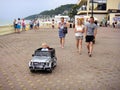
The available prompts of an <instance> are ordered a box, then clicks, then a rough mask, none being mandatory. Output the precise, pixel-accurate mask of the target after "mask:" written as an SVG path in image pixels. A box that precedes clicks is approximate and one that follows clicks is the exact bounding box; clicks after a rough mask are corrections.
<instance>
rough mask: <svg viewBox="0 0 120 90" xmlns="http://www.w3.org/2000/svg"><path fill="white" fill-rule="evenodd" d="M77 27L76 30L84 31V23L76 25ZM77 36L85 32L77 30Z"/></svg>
mask: <svg viewBox="0 0 120 90" xmlns="http://www.w3.org/2000/svg"><path fill="white" fill-rule="evenodd" d="M75 29H76V31H83V29H84V25H81V26H76V27H75ZM75 36H83V33H82V32H76V33H75Z"/></svg>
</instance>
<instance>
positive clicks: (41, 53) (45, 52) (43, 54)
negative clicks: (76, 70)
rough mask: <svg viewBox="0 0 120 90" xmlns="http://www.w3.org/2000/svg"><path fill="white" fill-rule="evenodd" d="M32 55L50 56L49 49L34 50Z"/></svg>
mask: <svg viewBox="0 0 120 90" xmlns="http://www.w3.org/2000/svg"><path fill="white" fill-rule="evenodd" d="M34 56H46V57H48V56H51V53H50V52H49V51H36V52H35V54H34Z"/></svg>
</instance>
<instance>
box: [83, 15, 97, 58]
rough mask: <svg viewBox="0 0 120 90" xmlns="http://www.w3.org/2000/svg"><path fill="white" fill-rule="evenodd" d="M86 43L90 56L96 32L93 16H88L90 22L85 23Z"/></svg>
mask: <svg viewBox="0 0 120 90" xmlns="http://www.w3.org/2000/svg"><path fill="white" fill-rule="evenodd" d="M85 34H86V43H87V49H88V54H89V57H91V56H92V51H93V42H94V38H95V36H96V34H97V25H96V24H95V23H94V18H93V17H90V23H88V24H87V25H86V33H85Z"/></svg>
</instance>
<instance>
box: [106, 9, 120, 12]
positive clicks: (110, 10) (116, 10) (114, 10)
mask: <svg viewBox="0 0 120 90" xmlns="http://www.w3.org/2000/svg"><path fill="white" fill-rule="evenodd" d="M108 12H109V13H120V10H119V9H109V10H108Z"/></svg>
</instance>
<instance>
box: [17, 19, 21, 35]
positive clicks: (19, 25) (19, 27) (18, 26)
mask: <svg viewBox="0 0 120 90" xmlns="http://www.w3.org/2000/svg"><path fill="white" fill-rule="evenodd" d="M20 29H21V21H20V18H18V22H17V30H18V33H20Z"/></svg>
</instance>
